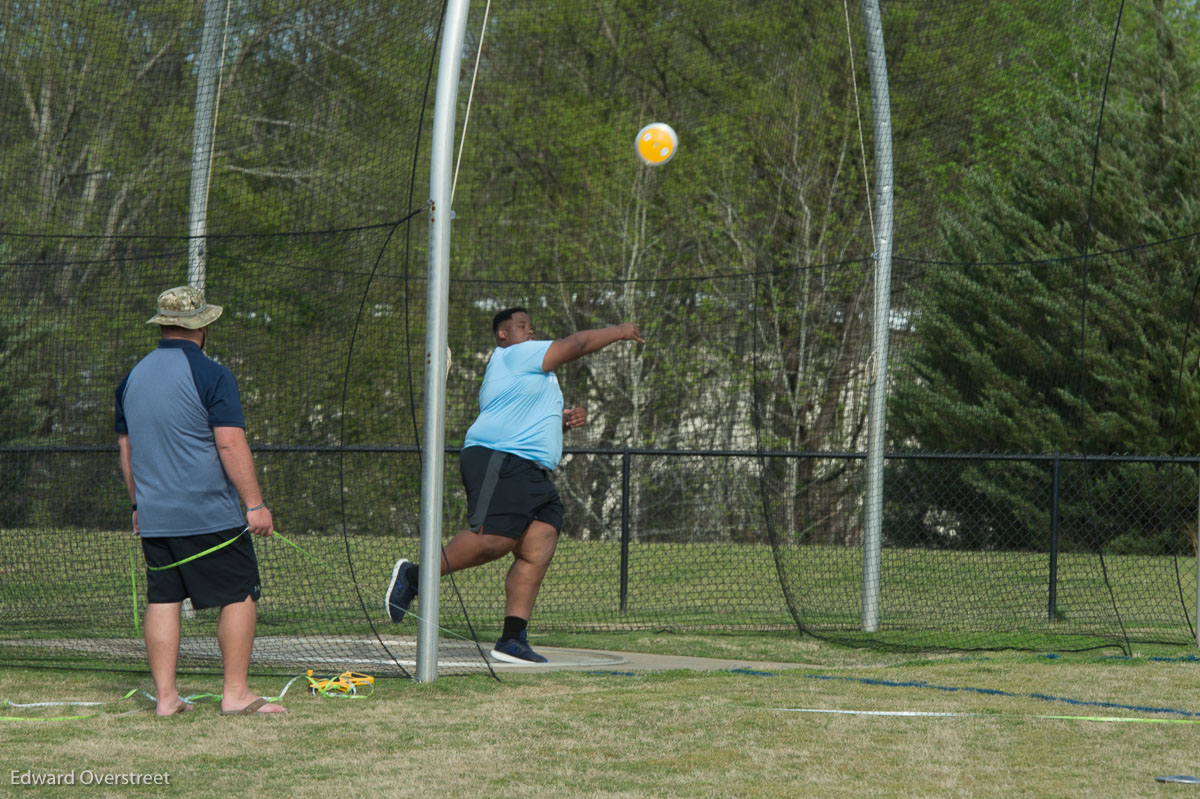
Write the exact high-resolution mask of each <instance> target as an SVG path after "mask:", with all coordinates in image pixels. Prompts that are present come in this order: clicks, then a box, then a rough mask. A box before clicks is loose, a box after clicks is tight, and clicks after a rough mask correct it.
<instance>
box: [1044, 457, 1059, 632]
mask: <svg viewBox="0 0 1200 799" xmlns="http://www.w3.org/2000/svg"><path fill="white" fill-rule="evenodd" d="M1050 468H1051V475H1050V601H1049V606H1048V607H1047V609H1046V614H1047V616H1048V620H1049V622H1050V623H1051V624H1053V623H1054V622H1055V621H1056V620H1057V619H1058V526H1059V521H1058V520H1059V513H1058V495H1059V492H1060V491H1061V487H1062V461H1060V460H1059V459H1058V458H1057V457H1056V458H1055V459H1054V464H1053V465H1052V466H1051V467H1050Z"/></svg>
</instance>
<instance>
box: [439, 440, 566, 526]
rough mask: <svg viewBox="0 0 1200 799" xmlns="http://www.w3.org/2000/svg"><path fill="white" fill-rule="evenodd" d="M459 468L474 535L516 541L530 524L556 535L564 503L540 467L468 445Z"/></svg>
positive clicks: (513, 457)
mask: <svg viewBox="0 0 1200 799" xmlns="http://www.w3.org/2000/svg"><path fill="white" fill-rule="evenodd" d="M458 465H459V469H460V470H461V471H462V481H463V487H464V488H466V489H467V523H468V524H469V525H470V526H471V529H472V530H474V531H475V532H477V533H478V532H483V533H487V534H488V535H502V536H505V537H506V538H520V537H521V536H522V535H524V534H525V529H526V528H527V527H529V523H530V522H533V521H539V522H545V523H546V524H548V525H550V526H551V527H553V528H554V530H555V532H557V531H559V530H561V529H562V520H563V506H562V500H561V499H559V497H558V489H556V488H555V487H554V481H553V480H551V479H550V472H549V471H548V470H547V469H545V468H544V467H543V466H542V465H541V464H538V463H534V462H533V461H529V460H525V459H524V458H522V457H520V456H517V455H513V454H511V453H508V452H497V451H496V450H493V449H488V448H487V447H467V448H466V449H464V450H463V451H462V455H461V456H460V457H459V461H458ZM481 528H482V529H481Z"/></svg>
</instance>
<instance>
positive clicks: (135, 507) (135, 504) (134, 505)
mask: <svg viewBox="0 0 1200 799" xmlns="http://www.w3.org/2000/svg"><path fill="white" fill-rule="evenodd" d="M133 509H134V510H137V503H136V502H135V503H133Z"/></svg>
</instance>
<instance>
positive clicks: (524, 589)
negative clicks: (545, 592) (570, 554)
mask: <svg viewBox="0 0 1200 799" xmlns="http://www.w3.org/2000/svg"><path fill="white" fill-rule="evenodd" d="M557 547H558V531H557V530H555V529H554V527H552V526H551V525H549V524H546V523H545V522H538V521H534V522H530V524H529V527H528V528H526V530H525V535H523V536H521V539H520V541H518V542H517V545H516V547H514V548H513V550H512V553H513V563H512V566H510V567H509V569H508V576H507V577H506V578H505V580H504V594H505V599H504V615H506V616H516V617H517V618H521V619H525V620H526V621H528V620H529V617H530V616H531V615H532V614H533V603H534V602H535V601H537V595H538V591H539V590H540V589H541V587H542V580H543V579H544V578H545V576H546V570H547V569H549V568H550V561H551V560H552V559H553V558H554V550H555V549H556V548H557Z"/></svg>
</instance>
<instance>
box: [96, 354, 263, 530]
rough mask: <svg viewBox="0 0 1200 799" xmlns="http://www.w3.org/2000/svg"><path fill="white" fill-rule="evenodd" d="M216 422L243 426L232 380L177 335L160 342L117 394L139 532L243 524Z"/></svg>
mask: <svg viewBox="0 0 1200 799" xmlns="http://www.w3.org/2000/svg"><path fill="white" fill-rule="evenodd" d="M214 427H245V421H244V419H243V417H242V401H241V397H240V396H239V395H238V388H237V381H236V380H234V377H233V374H232V373H230V371H229V370H228V369H226V368H225V367H224V366H221V365H220V364H218V363H216V362H215V361H212V360H210V359H209V358H207V357H205V355H204V353H203V352H201V351H200V348H199V347H198V346H196V344H194V343H193V342H191V341H186V340H183V339H163V340H161V341H160V342H159V343H158V348H157V349H155V350H154V351H153V352H151V353H150V354H149V355H147V356H146V357H145V358H143V359H142V360H141V361H139V362H138V363H137V365H136V366H134V367H133V369H132V371H130V372H129V374H128V375H126V376H125V379H124V380H122V381H121V384H120V385H119V386H118V387H117V391H116V425H115V429H116V432H117V433H118V434H122V433H123V434H128V435H129V445H130V450H131V452H132V455H133V463H132V466H133V482H134V485H135V486H136V487H137V503H138V527H139V529H140V532H141V534H142V536H143V537H146V538H154V537H165V536H181V535H199V534H201V533H216V532H221V531H222V530H228V529H230V528H232V527H237V526H240V525H243V524H245V520H244V518H243V516H242V506H241V503H240V502H239V500H238V495H237V490H236V489H235V488H234V487H233V483H232V482H230V480H229V476H228V475H226V474H225V469H224V467H223V466H222V465H221V458H220V455H219V454H218V453H217V445H216V440H215V437H214V435H213V431H212V429H213V428H214Z"/></svg>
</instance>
